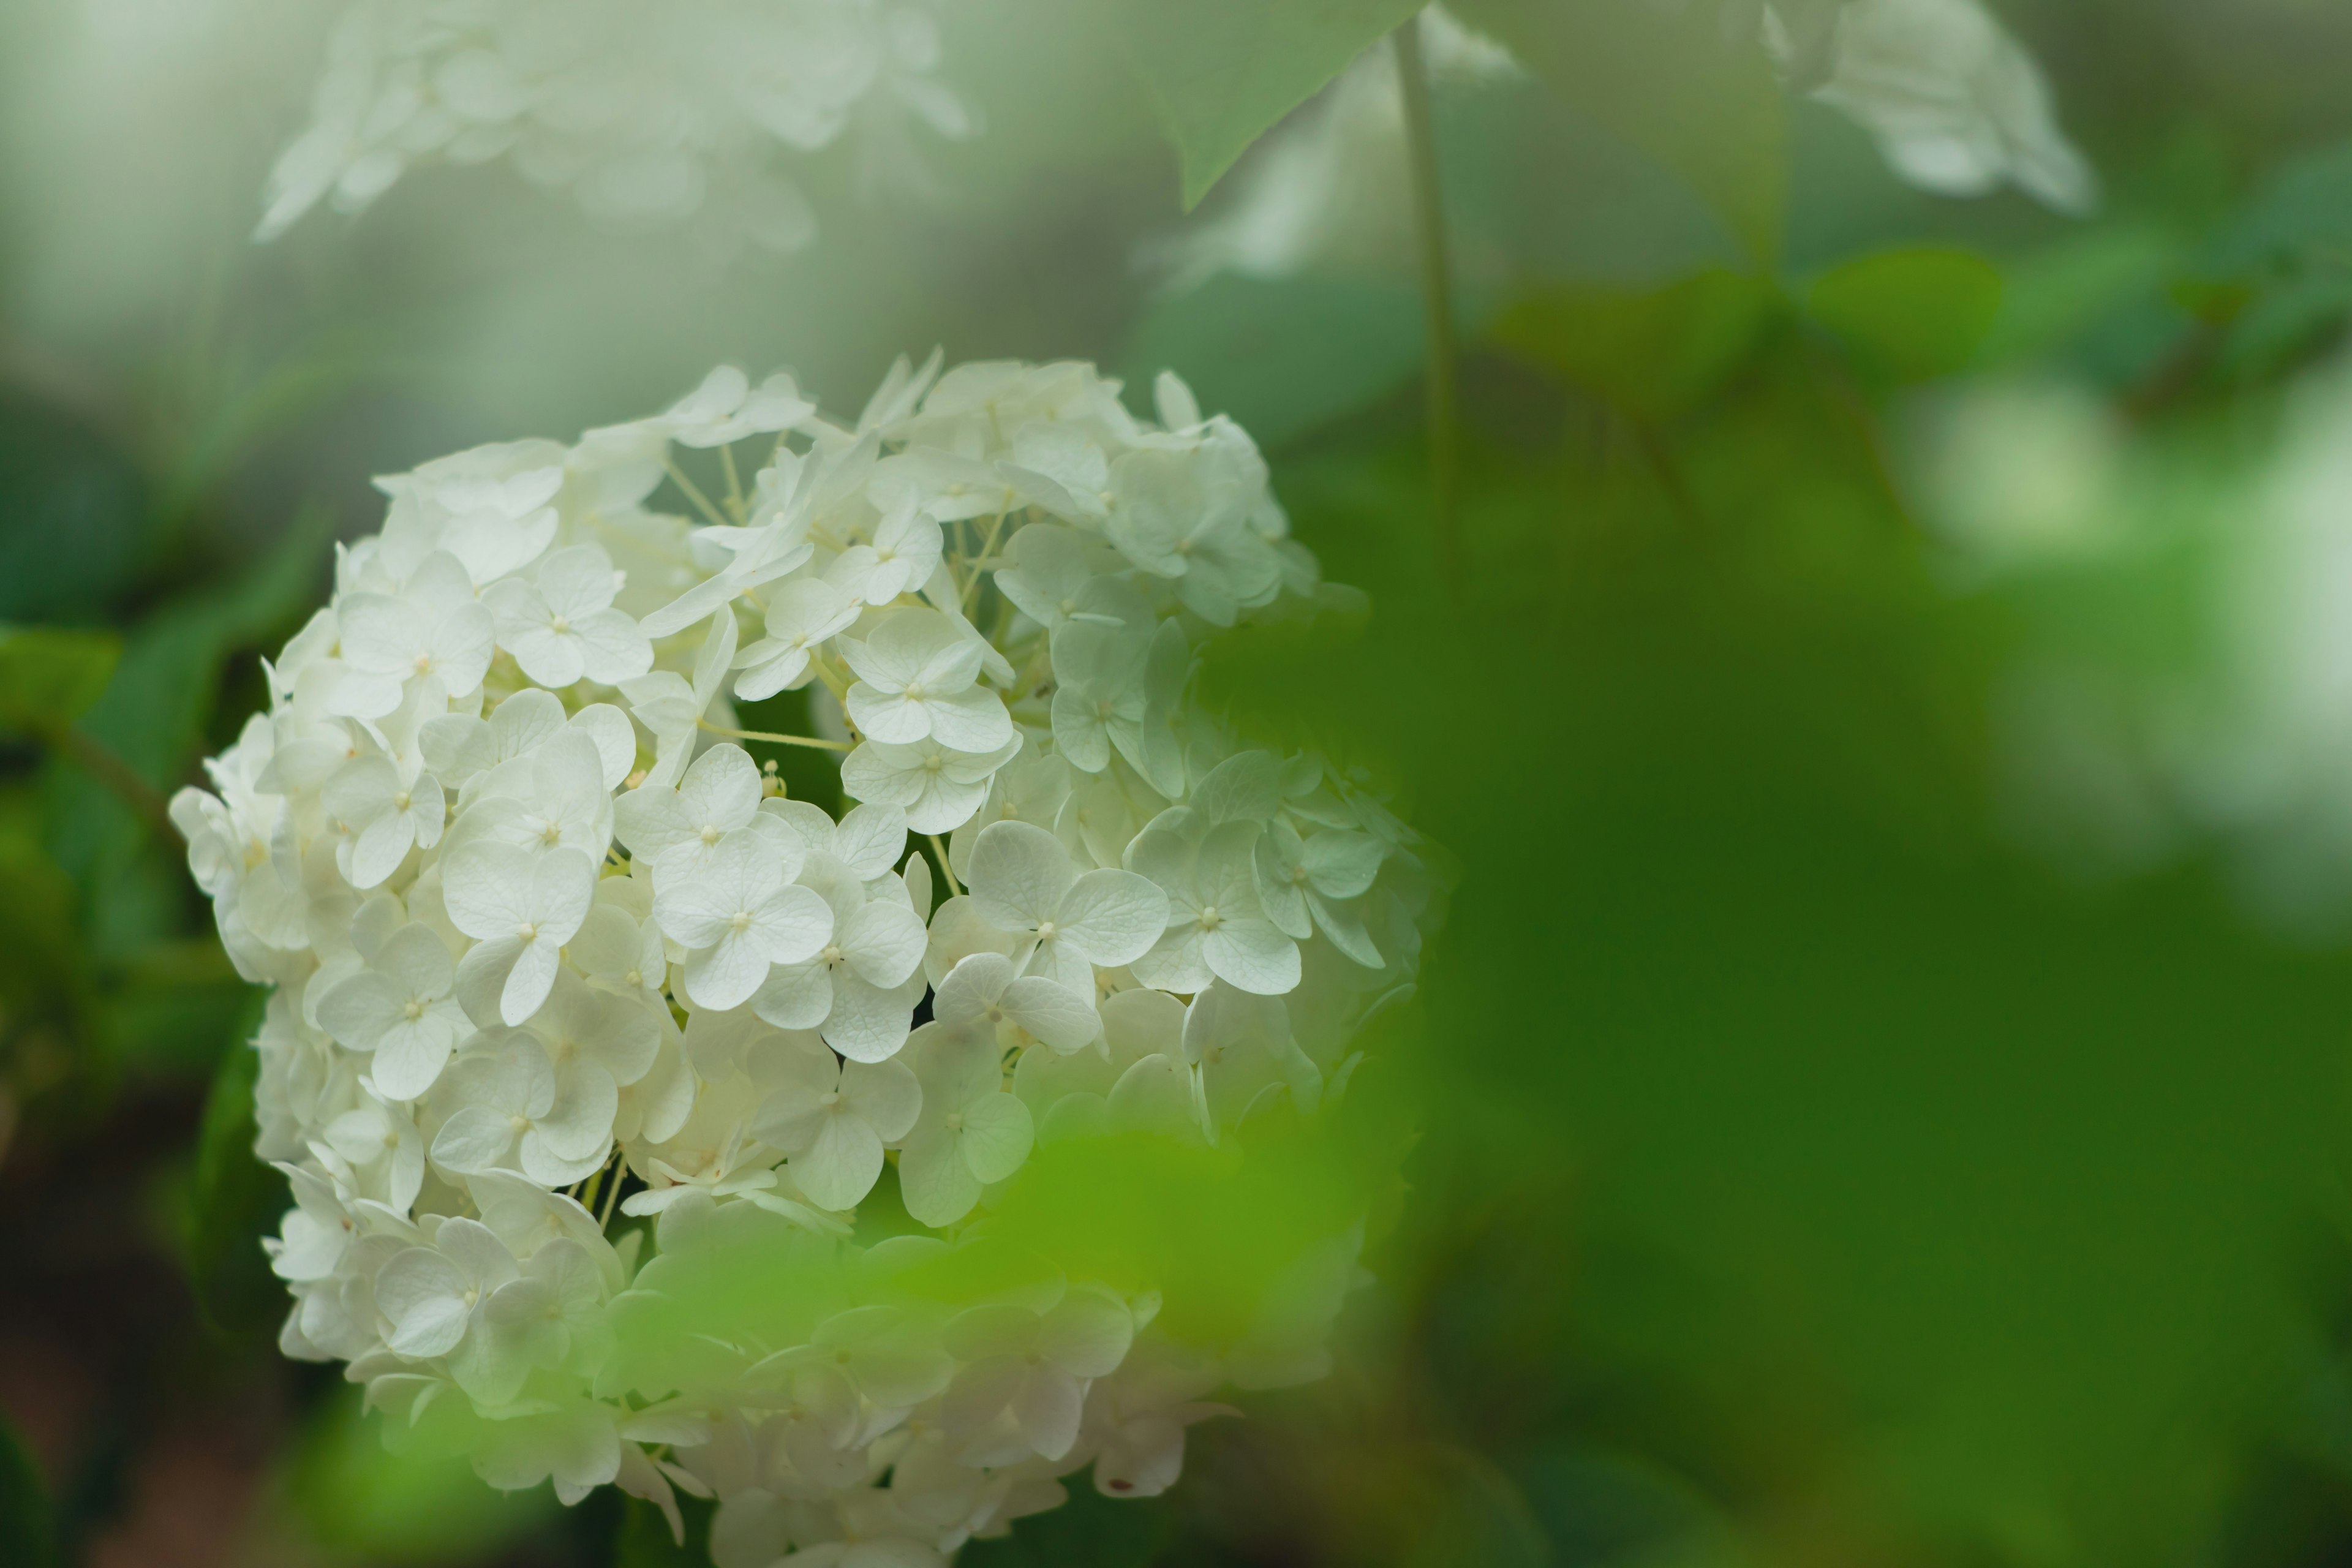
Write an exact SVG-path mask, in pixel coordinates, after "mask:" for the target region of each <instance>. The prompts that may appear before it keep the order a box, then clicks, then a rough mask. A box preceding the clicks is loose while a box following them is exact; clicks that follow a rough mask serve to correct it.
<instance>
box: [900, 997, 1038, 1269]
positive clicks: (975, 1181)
mask: <svg viewBox="0 0 2352 1568" xmlns="http://www.w3.org/2000/svg"><path fill="white" fill-rule="evenodd" d="M907 1048H908V1052H909V1053H911V1054H912V1055H913V1056H914V1058H915V1077H916V1079H917V1080H918V1081H919V1083H920V1084H921V1086H922V1093H923V1105H922V1112H921V1114H920V1115H919V1117H918V1118H917V1119H916V1121H915V1125H914V1127H913V1128H912V1129H911V1130H910V1131H908V1133H907V1140H906V1145H905V1148H904V1150H903V1152H901V1153H900V1154H899V1156H898V1187H899V1191H900V1193H901V1194H903V1195H904V1196H905V1198H906V1200H907V1212H908V1214H910V1215H914V1216H915V1217H916V1218H917V1219H919V1220H920V1221H922V1222H923V1223H924V1224H925V1225H931V1226H940V1225H953V1224H954V1223H955V1222H956V1221H958V1220H960V1219H961V1218H962V1217H963V1216H964V1215H968V1214H970V1213H971V1205H974V1204H976V1203H978V1202H980V1191H981V1188H982V1187H983V1186H985V1185H987V1184H989V1183H991V1182H1001V1181H1003V1180H1004V1179H1005V1178H1006V1177H1008V1176H1010V1175H1012V1174H1013V1172H1015V1171H1017V1170H1019V1169H1020V1168H1021V1166H1022V1163H1023V1162H1024V1161H1025V1160H1027V1159H1028V1158H1029V1145H1030V1143H1031V1142H1032V1141H1033V1140H1034V1129H1033V1125H1032V1123H1031V1121H1030V1119H1029V1108H1028V1107H1027V1106H1025V1105H1024V1104H1022V1103H1021V1101H1019V1100H1015V1099H1014V1098H1013V1096H1011V1095H1009V1094H1007V1093H1005V1092H1004V1074H1003V1066H1002V1063H1001V1058H1000V1057H999V1055H998V1052H997V1047H996V1042H995V1041H994V1040H992V1039H986V1040H983V1039H980V1038H978V1037H974V1036H973V1035H971V1033H969V1032H968V1031H962V1030H954V1029H948V1028H944V1027H942V1026H940V1025H938V1024H935V1023H933V1024H926V1025H924V1026H922V1027H921V1028H920V1029H919V1030H917V1031H916V1033H915V1037H914V1038H913V1039H912V1040H909V1041H908V1045H907Z"/></svg>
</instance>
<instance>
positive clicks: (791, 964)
mask: <svg viewBox="0 0 2352 1568" xmlns="http://www.w3.org/2000/svg"><path fill="white" fill-rule="evenodd" d="M801 876H802V879H803V883H804V884H805V886H803V888H802V889H801V890H802V891H803V892H807V891H809V890H811V889H814V891H815V892H816V893H818V894H821V895H822V896H823V897H824V901H825V902H826V903H827V904H830V905H831V906H832V915H833V933H832V935H831V936H830V937H829V938H827V939H825V940H824V942H822V943H821V944H820V945H819V946H818V948H817V949H816V951H815V952H813V953H809V954H804V955H803V957H802V958H801V959H799V960H784V961H781V962H779V963H777V965H776V967H775V969H774V971H773V972H772V973H769V975H768V977H767V983H766V984H763V985H761V986H760V987H759V990H758V993H757V994H755V995H753V996H752V997H751V1006H752V1009H753V1010H754V1011H755V1012H757V1013H758V1014H759V1015H760V1016H761V1017H762V1018H765V1019H766V1020H767V1021H768V1022H769V1023H771V1024H773V1025H775V1026H777V1027H778V1028H780V1029H819V1030H822V1031H823V1033H824V1042H825V1044H827V1045H829V1046H831V1047H833V1048H834V1049H835V1050H836V1051H839V1052H840V1053H841V1054H842V1055H843V1056H845V1057H847V1058H850V1059H851V1060H853V1061H862V1062H878V1061H883V1060H885V1059H887V1058H889V1057H891V1056H892V1055H894V1054H896V1052H897V1051H898V1047H900V1046H902V1045H904V1044H905V1043H906V1039H907V1030H908V1022H909V1020H910V1019H911V1018H912V1016H913V1015H914V1006H915V997H914V996H909V995H908V994H906V986H907V982H908V978H909V977H910V976H912V975H913V974H914V973H915V972H916V971H917V969H918V968H919V967H920V966H921V964H922V962H923V922H922V921H921V920H920V919H919V918H918V917H917V915H916V914H915V911H914V910H911V909H909V908H908V906H907V905H906V904H904V903H901V902H899V901H898V900H895V899H890V898H887V897H885V898H868V897H867V896H866V884H865V882H864V880H863V879H860V878H859V877H858V876H857V875H856V873H855V872H853V871H851V870H850V869H849V868H847V867H845V866H844V865H842V864H841V862H839V861H838V860H835V859H834V858H833V857H831V856H829V855H822V854H820V855H812V856H810V857H809V860H808V864H807V866H806V867H805V868H803V870H802V873H801ZM917 994H918V995H919V994H920V992H919V991H918V993H917Z"/></svg>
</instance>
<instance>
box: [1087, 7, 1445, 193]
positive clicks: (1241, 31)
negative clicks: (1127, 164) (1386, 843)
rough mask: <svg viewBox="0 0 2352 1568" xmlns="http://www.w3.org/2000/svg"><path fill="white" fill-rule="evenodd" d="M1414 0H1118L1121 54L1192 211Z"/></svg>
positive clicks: (1399, 18) (1400, 19) (1386, 30)
mask: <svg viewBox="0 0 2352 1568" xmlns="http://www.w3.org/2000/svg"><path fill="white" fill-rule="evenodd" d="M1421 5H1422V0H1120V5H1119V10H1118V21H1117V26H1118V34H1119V38H1120V41H1121V43H1122V44H1123V45H1124V46H1125V47H1126V51H1127V55H1128V58H1129V62H1130V63H1131V64H1132V66H1133V67H1134V68H1135V73H1136V75H1137V76H1138V77H1139V79H1141V80H1142V82H1143V85H1144V88H1145V89H1146V90H1147V91H1148V92H1149V93H1150V95H1151V99H1152V103H1153V106H1154V107H1155V108H1156V109H1157V110H1159V113H1160V125H1161V127H1162V128H1163V129H1164V130H1165V131H1166V132H1167V133H1168V139H1169V141H1171V142H1173V143H1175V146H1176V153H1177V156H1178V158H1179V159H1180V160H1181V163H1182V165H1183V172H1184V206H1185V210H1187V211H1190V210H1191V209H1192V207H1194V206H1195V205H1198V204H1199V202H1200V200H1201V198H1202V196H1204V195H1208V193H1209V189H1210V187H1211V186H1213V185H1214V184H1216V183H1217V181H1218V180H1219V179H1221V178H1223V175H1224V173H1225V171H1226V170H1228V169H1230V168H1232V167H1233V166H1234V160H1235V159H1237V158H1239V157H1240V156H1241V155H1242V154H1243V153H1244V152H1246V151H1248V149H1249V145H1250V143H1251V142H1255V141H1256V140H1257V139H1258V138H1259V137H1260V136H1263V135H1264V134H1265V132H1267V131H1268V130H1270V129H1272V128H1273V126H1274V124H1275V122H1276V121H1279V120H1280V119H1281V118H1282V117H1283V116H1284V115H1286V114H1288V113H1289V112H1290V111H1291V110H1294V109H1296V108H1297V107H1298V106H1299V105H1300V104H1302V103H1304V102H1306V101H1307V100H1308V99H1309V98H1312V97H1313V96H1314V95H1315V94H1316V93H1317V92H1318V91H1319V90H1321V89H1322V88H1323V86H1324V84H1325V83H1327V82H1328V81H1329V80H1330V79H1332V78H1333V77H1335V76H1338V75H1339V73H1340V71H1342V70H1344V69H1346V68H1347V66H1348V62H1349V61H1350V60H1352V59H1354V58H1356V57H1357V56H1358V55H1359V54H1360V53H1362V52H1363V50H1364V48H1365V47H1366V46H1367V45H1369V44H1370V43H1372V42H1374V41H1375V40H1377V39H1379V38H1381V37H1384V36H1385V35H1387V34H1388V33H1390V32H1391V31H1392V30H1394V29H1395V28H1396V27H1398V26H1401V25H1402V23H1403V22H1404V20H1405V19H1406V18H1407V17H1409V16H1412V15H1414V14H1415V13H1416V12H1418V11H1419V10H1420V9H1421Z"/></svg>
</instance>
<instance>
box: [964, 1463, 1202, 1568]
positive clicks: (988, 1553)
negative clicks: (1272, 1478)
mask: <svg viewBox="0 0 2352 1568" xmlns="http://www.w3.org/2000/svg"><path fill="white" fill-rule="evenodd" d="M1064 1484H1065V1485H1066V1486H1067V1487H1068V1488H1069V1491H1070V1500H1069V1501H1068V1502H1066V1503H1064V1504H1063V1505H1062V1506H1061V1507H1060V1508H1057V1509H1055V1510H1052V1511H1051V1512H1049V1513H1040V1514H1032V1515H1030V1516H1028V1517H1027V1518H1025V1519H1022V1520H1019V1521H1015V1522H1014V1524H1013V1533H1012V1534H1010V1535H1008V1536H1003V1537H1000V1538H999V1539H997V1540H994V1541H975V1542H971V1543H970V1544H969V1545H967V1546H965V1547H964V1549H963V1550H962V1551H961V1552H959V1553H958V1554H957V1556H956V1562H957V1563H959V1564H960V1565H961V1568H1076V1565H1078V1564H1083V1565H1084V1568H1146V1565H1147V1564H1149V1563H1156V1562H1158V1561H1159V1560H1160V1556H1161V1554H1162V1553H1163V1552H1164V1551H1165V1550H1166V1548H1167V1547H1168V1545H1169V1543H1170V1542H1171V1539H1172V1538H1173V1536H1174V1535H1175V1521H1174V1520H1173V1518H1172V1517H1171V1514H1170V1512H1169V1509H1168V1505H1167V1504H1165V1503H1164V1502H1161V1501H1159V1500H1156V1499H1151V1498H1142V1499H1136V1500H1126V1499H1119V1498H1107V1497H1105V1496H1103V1495H1102V1493H1100V1492H1098V1491H1097V1490H1096V1489H1094V1488H1093V1487H1092V1486H1091V1485H1089V1484H1088V1483H1087V1479H1086V1477H1084V1476H1082V1475H1081V1476H1072V1477H1070V1478H1069V1479H1067V1480H1066V1481H1065V1482H1064Z"/></svg>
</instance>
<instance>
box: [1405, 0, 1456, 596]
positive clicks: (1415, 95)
mask: <svg viewBox="0 0 2352 1568" xmlns="http://www.w3.org/2000/svg"><path fill="white" fill-rule="evenodd" d="M1391 38H1392V39H1393V40H1394V43H1395V47H1396V59H1397V79H1398V85H1399V86H1400V87H1401V88H1402V89H1403V94H1404V124H1405V157H1406V161H1407V163H1408V164H1409V166H1410V169H1409V172H1410V174H1411V176H1412V206H1413V232H1414V237H1415V239H1416V240H1417V241H1418V247H1419V249H1420V252H1421V289H1422V305H1423V315H1424V316H1425V317H1426V319H1427V323H1428V333H1429V350H1428V358H1429V365H1428V369H1427V372H1426V374H1424V376H1423V384H1424V386H1425V387H1426V397H1427V418H1428V423H1429V475H1430V492H1431V500H1432V508H1431V510H1432V512H1433V518H1434V522H1435V527H1436V534H1437V553H1438V563H1439V565H1440V567H1441V568H1442V569H1443V570H1444V574H1445V576H1446V581H1447V584H1448V585H1449V586H1450V587H1452V588H1453V589H1454V591H1455V592H1456V593H1458V592H1459V591H1460V589H1461V585H1462V541H1461V531H1460V526H1459V522H1460V519H1459V513H1460V510H1461V484H1462V447H1461V400H1460V395H1459V392H1458V389H1457V387H1456V384H1455V380H1454V365H1455V360H1456V357H1457V350H1456V346H1455V342H1454V274H1453V266H1452V263H1451V261H1450V260H1449V258H1448V257H1447V255H1446V246H1445V205H1444V196H1443V195H1442V193H1441V192H1440V191H1439V189H1438V183H1437V133H1436V128H1435V122H1434V120H1433V116H1432V115H1431V112H1430V102H1429V71H1428V68H1427V66H1426V64H1425V62H1424V61H1423V58H1422V52H1421V19H1420V17H1419V16H1412V17H1410V18H1408V19H1407V20H1406V22H1405V24H1404V26H1402V27H1399V28H1398V29H1397V30H1396V31H1395V32H1394V33H1393V34H1391Z"/></svg>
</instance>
